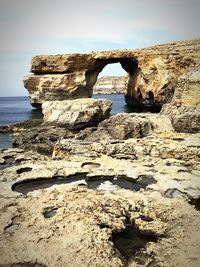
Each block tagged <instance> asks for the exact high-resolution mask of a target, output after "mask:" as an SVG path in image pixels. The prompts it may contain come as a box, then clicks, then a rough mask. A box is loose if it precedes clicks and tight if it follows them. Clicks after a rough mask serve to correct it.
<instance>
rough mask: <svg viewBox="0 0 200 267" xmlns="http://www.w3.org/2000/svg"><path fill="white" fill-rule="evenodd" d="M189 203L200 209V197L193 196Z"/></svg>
mask: <svg viewBox="0 0 200 267" xmlns="http://www.w3.org/2000/svg"><path fill="white" fill-rule="evenodd" d="M188 203H189V204H190V205H192V206H194V208H195V209H196V210H198V211H200V198H193V199H191V200H190V201H189V202H188Z"/></svg>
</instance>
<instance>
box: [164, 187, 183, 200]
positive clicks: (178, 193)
mask: <svg viewBox="0 0 200 267" xmlns="http://www.w3.org/2000/svg"><path fill="white" fill-rule="evenodd" d="M164 195H165V197H168V198H175V197H178V196H182V195H184V193H183V192H181V191H180V190H178V189H176V188H171V189H167V191H165V193H164Z"/></svg>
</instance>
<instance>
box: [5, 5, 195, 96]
mask: <svg viewBox="0 0 200 267" xmlns="http://www.w3.org/2000/svg"><path fill="white" fill-rule="evenodd" d="M199 13H200V1H199V0H167V1H166V0H151V1H148V0H139V1H138V0H137V1H136V0H101V1H95V0H0V34H1V41H0V75H1V76H0V97H1V96H25V95H28V93H27V91H26V89H25V88H24V87H23V82H22V81H23V77H24V76H25V75H27V74H29V71H30V66H31V58H32V57H33V56H34V55H41V54H62V53H74V52H79V53H89V52H91V51H99V50H112V49H135V48H142V47H147V46H151V45H154V44H161V43H166V42H173V41H176V40H185V39H194V38H199V37H200V30H199V25H200V19H199V18H200V16H199ZM101 75H123V70H122V68H121V67H120V66H119V65H117V64H112V65H111V64H110V65H109V67H107V68H105V71H103V72H102V74H101Z"/></svg>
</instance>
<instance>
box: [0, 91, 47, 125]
mask: <svg viewBox="0 0 200 267" xmlns="http://www.w3.org/2000/svg"><path fill="white" fill-rule="evenodd" d="M40 117H42V114H41V111H38V110H36V109H33V108H32V106H31V105H30V102H29V98H28V97H26V96H24V97H0V125H8V124H13V123H16V122H20V121H24V120H28V119H32V118H40Z"/></svg>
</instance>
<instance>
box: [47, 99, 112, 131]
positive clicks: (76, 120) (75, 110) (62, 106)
mask: <svg viewBox="0 0 200 267" xmlns="http://www.w3.org/2000/svg"><path fill="white" fill-rule="evenodd" d="M111 108H112V101H110V100H105V99H98V100H95V99H90V98H86V99H76V100H64V101H52V102H51V101H48V102H44V103H43V105H42V112H43V114H44V121H45V122H48V123H54V124H56V125H64V126H66V127H67V128H68V129H72V130H75V129H83V128H86V127H89V126H96V125H97V124H98V123H99V122H100V121H102V120H104V119H106V118H108V116H109V114H110V111H111Z"/></svg>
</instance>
